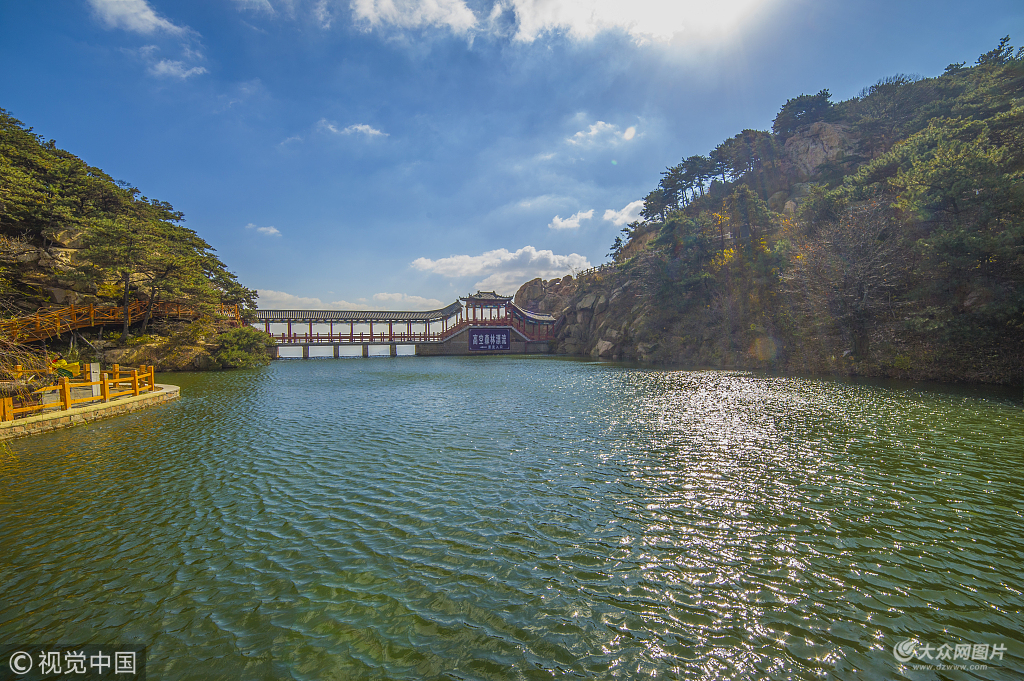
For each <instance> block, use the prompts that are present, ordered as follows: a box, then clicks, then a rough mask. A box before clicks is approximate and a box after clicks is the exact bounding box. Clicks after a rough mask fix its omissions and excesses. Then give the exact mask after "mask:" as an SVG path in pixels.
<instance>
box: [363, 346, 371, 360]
mask: <svg viewBox="0 0 1024 681" xmlns="http://www.w3.org/2000/svg"><path fill="white" fill-rule="evenodd" d="M369 356H370V344H369V343H363V357H369Z"/></svg>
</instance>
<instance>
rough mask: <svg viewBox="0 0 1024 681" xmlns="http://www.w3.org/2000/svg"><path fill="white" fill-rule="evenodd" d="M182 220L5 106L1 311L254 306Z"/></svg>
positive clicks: (0, 152) (251, 295) (0, 147)
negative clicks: (177, 303) (140, 303)
mask: <svg viewBox="0 0 1024 681" xmlns="http://www.w3.org/2000/svg"><path fill="white" fill-rule="evenodd" d="M183 221H184V216H183V215H182V213H180V212H178V211H176V210H174V208H173V206H171V205H170V204H169V203H167V202H165V201H159V200H156V199H149V198H147V197H146V196H143V195H142V194H141V192H140V191H139V190H138V189H136V188H135V187H132V186H131V185H129V184H127V183H125V182H117V181H114V180H113V179H111V178H110V177H109V176H108V175H107V174H106V173H104V172H103V171H102V170H99V169H98V168H94V167H92V166H89V165H88V164H86V163H85V162H83V161H82V160H81V159H79V158H78V157H76V156H74V155H73V154H71V153H69V152H67V151H64V150H63V149H60V148H58V147H57V145H56V143H55V142H54V141H53V140H50V141H48V142H47V141H44V140H43V139H42V138H41V137H39V136H38V135H36V134H35V133H33V132H32V128H28V127H26V126H25V125H24V124H22V123H21V121H19V120H17V119H15V118H14V117H13V116H11V115H10V114H9V113H8V112H6V111H4V110H3V109H0V308H2V310H0V314H6V315H15V314H25V313H27V312H32V311H34V310H36V309H38V308H39V307H40V306H45V305H53V304H58V305H63V304H68V303H76V304H87V303H90V302H93V303H108V304H113V303H118V304H120V303H124V302H126V301H128V300H133V299H138V300H144V301H150V300H157V301H159V300H188V301H190V302H192V303H193V304H195V305H198V306H207V307H210V308H211V309H212V308H213V306H215V305H218V304H220V303H225V304H229V305H234V304H238V305H240V306H242V308H243V309H244V310H246V311H250V310H252V309H254V308H255V299H256V296H255V292H253V291H251V290H249V289H247V288H245V287H244V286H242V285H241V284H239V283H238V281H237V279H236V277H235V276H234V275H233V274H232V273H231V272H229V271H228V270H227V268H226V267H225V265H224V263H222V262H221V261H220V260H219V259H218V258H217V256H216V255H215V254H214V252H213V249H212V248H211V247H210V244H208V243H207V242H206V241H204V240H203V239H202V238H201V237H200V236H199V235H198V234H196V232H195V231H193V230H191V229H189V228H188V227H186V226H185V225H184V224H182V223H183Z"/></svg>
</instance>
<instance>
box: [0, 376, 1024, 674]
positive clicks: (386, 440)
mask: <svg viewBox="0 0 1024 681" xmlns="http://www.w3.org/2000/svg"><path fill="white" fill-rule="evenodd" d="M158 380H162V381H163V382H168V383H175V384H177V385H180V386H181V387H182V399H181V400H179V401H178V402H176V403H174V404H171V405H168V406H165V407H158V408H155V409H151V410H147V411H144V412H140V413H136V414H133V415H130V416H125V417H119V418H115V419H110V420H106V421H102V422H99V423H96V424H93V425H89V426H83V427H77V428H73V429H69V430H64V431H58V432H54V433H50V434H46V435H41V436H35V437H33V438H28V439H22V440H15V441H12V442H10V443H9V444H8V445H6V446H2V445H0V447H2V448H0V546H2V551H0V592H2V596H0V643H4V644H28V643H40V644H41V643H56V642H64V643H113V642H121V643H134V644H142V645H145V646H147V656H148V668H147V674H148V676H147V678H149V679H310V680H313V679H434V678H438V679H550V678H607V679H635V678H685V679H700V678H706V677H714V678H726V679H762V678H765V679H790V678H800V679H803V678H807V679H811V678H822V677H825V676H827V677H829V678H838V679H865V678H869V679H875V678H881V679H885V678H911V679H915V678H919V679H933V678H965V679H973V678H984V679H1018V678H1021V677H1022V676H1024V642H1022V641H1021V631H1022V630H1024V613H1022V608H1024V575H1022V572H1024V494H1022V488H1021V477H1022V474H1024V409H1022V405H1021V395H1020V392H1019V391H1007V390H1002V389H998V388H985V387H951V386H942V385H933V384H909V383H891V382H889V383H886V382H878V381H875V382H872V381H852V380H847V381H841V380H830V379H815V378H800V377H784V376H776V375H769V374H760V373H750V372H731V371H674V370H654V369H650V368H642V367H635V366H626V365H616V364H609V363H596V362H588V361H579V360H569V359H560V358H554V357H532V358H529V357H458V358H456V357H452V358H414V357H406V358H402V357H400V358H397V359H390V358H381V359H375V358H371V359H348V360H310V361H279V362H275V363H274V364H273V365H271V366H270V367H268V368H266V369H263V370H255V371H236V372H224V373H208V374H199V373H196V374H173V375H172V374H168V375H164V376H162V377H160V378H159V379H158ZM908 639H909V640H910V641H911V642H910V643H907V640H908ZM900 643H903V644H904V645H903V648H901V649H900V650H898V651H895V652H894V646H897V645H898V644H900ZM944 645H945V646H946V648H943V647H942V646H944ZM958 645H959V646H961V647H960V648H957V646H958ZM965 645H969V646H970V648H969V649H968V651H967V654H966V659H965V655H964V650H965V649H964V648H963V646H965ZM981 646H985V648H984V649H983V650H984V653H985V657H981V656H980V652H981V651H982V649H981ZM942 651H945V653H946V656H945V658H939V657H938V656H939V655H940V654H941V653H942ZM997 651H998V657H997V656H996V652H997ZM897 653H901V654H902V656H903V657H906V656H907V654H908V653H909V655H910V657H909V659H907V660H906V661H905V662H901V661H900V660H899V659H897ZM958 653H959V654H958ZM4 664H6V662H4ZM915 665H923V666H934V665H947V666H950V667H959V668H958V669H953V670H948V669H947V670H944V671H942V670H936V669H935V668H932V669H922V670H916V669H915ZM982 666H984V667H986V669H981V668H980V667H982ZM4 669H5V670H6V667H4ZM0 677H2V674H0Z"/></svg>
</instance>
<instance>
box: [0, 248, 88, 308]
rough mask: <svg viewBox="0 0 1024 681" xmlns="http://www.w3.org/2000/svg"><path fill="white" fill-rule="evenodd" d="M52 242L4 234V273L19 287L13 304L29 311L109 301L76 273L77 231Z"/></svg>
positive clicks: (0, 267) (0, 257)
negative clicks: (31, 241) (48, 306)
mask: <svg viewBox="0 0 1024 681" xmlns="http://www.w3.org/2000/svg"><path fill="white" fill-rule="evenodd" d="M60 236H62V241H55V242H51V243H50V244H49V245H43V244H38V243H30V242H25V241H19V240H14V239H8V238H5V237H0V277H2V278H3V279H6V280H7V283H8V286H9V287H10V288H12V289H14V290H15V291H17V295H16V296H14V298H13V300H12V304H13V305H14V306H15V307H17V308H20V309H21V310H24V311H26V312H34V311H35V310H37V309H38V308H40V307H42V306H44V305H70V304H75V305H82V304H84V305H88V304H89V303H101V302H102V303H106V302H108V301H102V300H101V299H100V297H99V296H97V288H96V286H95V285H94V284H89V283H87V282H84V281H82V280H80V279H78V278H76V277H75V272H74V269H75V268H74V262H75V256H76V254H77V253H78V249H77V248H73V247H72V246H74V245H75V235H73V234H67V233H61V235H60Z"/></svg>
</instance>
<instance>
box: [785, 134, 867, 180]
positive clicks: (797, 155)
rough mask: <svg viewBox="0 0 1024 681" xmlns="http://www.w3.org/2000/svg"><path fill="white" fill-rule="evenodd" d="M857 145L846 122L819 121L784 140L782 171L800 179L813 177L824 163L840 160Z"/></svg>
mask: <svg viewBox="0 0 1024 681" xmlns="http://www.w3.org/2000/svg"><path fill="white" fill-rule="evenodd" d="M856 146H857V140H856V138H855V137H854V136H853V135H852V134H851V133H850V129H849V127H848V126H846V125H842V124H840V123H826V122H824V121H818V122H817V123H812V124H811V125H809V126H807V127H806V128H802V129H800V130H798V131H797V133H796V134H795V135H793V136H792V137H790V138H789V139H787V140H786V145H785V151H786V158H785V160H784V163H783V170H785V171H788V173H789V174H790V175H792V176H794V177H796V178H797V179H799V180H801V181H806V180H807V179H808V178H810V177H812V176H813V175H814V174H815V173H816V172H817V170H818V168H820V167H821V166H822V165H824V164H825V163H828V162H829V161H835V160H842V158H843V157H845V156H846V154H848V153H850V152H852V151H853V150H854V149H855V148H856Z"/></svg>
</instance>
